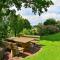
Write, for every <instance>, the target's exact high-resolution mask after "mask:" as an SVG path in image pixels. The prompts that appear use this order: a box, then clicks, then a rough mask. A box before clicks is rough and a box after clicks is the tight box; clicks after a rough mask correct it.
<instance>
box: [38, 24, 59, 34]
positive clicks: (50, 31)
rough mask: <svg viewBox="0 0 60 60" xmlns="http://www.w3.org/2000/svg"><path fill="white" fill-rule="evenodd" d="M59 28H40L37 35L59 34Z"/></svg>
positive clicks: (48, 26) (51, 26) (50, 26)
mask: <svg viewBox="0 0 60 60" xmlns="http://www.w3.org/2000/svg"><path fill="white" fill-rule="evenodd" d="M59 31H60V30H59V28H58V27H57V26H53V25H47V26H45V25H44V26H42V27H41V28H40V31H39V34H40V35H49V34H54V33H57V32H59Z"/></svg>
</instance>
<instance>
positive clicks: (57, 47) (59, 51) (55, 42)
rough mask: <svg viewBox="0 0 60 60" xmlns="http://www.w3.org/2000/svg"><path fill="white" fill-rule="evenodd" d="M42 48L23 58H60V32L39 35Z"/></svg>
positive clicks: (46, 59)
mask: <svg viewBox="0 0 60 60" xmlns="http://www.w3.org/2000/svg"><path fill="white" fill-rule="evenodd" d="M38 43H39V44H42V45H44V46H42V50H41V51H38V52H37V53H35V54H34V55H32V56H28V57H26V58H25V59H24V60H60V33H58V34H54V35H49V36H44V37H41V40H40V41H39V42H38Z"/></svg>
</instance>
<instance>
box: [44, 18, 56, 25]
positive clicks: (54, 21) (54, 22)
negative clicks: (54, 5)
mask: <svg viewBox="0 0 60 60" xmlns="http://www.w3.org/2000/svg"><path fill="white" fill-rule="evenodd" d="M55 24H56V20H55V19H52V18H50V19H47V20H46V21H45V22H44V25H55Z"/></svg>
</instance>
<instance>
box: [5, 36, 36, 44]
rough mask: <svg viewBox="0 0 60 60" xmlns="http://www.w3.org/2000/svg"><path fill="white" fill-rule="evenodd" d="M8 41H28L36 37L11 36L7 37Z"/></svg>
mask: <svg viewBox="0 0 60 60" xmlns="http://www.w3.org/2000/svg"><path fill="white" fill-rule="evenodd" d="M6 40H8V41H14V42H19V43H28V42H30V41H33V40H36V38H30V37H11V38H7V39H6Z"/></svg>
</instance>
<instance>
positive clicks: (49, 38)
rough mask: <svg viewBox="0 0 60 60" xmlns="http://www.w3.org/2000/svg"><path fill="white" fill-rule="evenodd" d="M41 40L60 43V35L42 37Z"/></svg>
mask: <svg viewBox="0 0 60 60" xmlns="http://www.w3.org/2000/svg"><path fill="white" fill-rule="evenodd" d="M40 39H41V40H47V41H60V34H54V35H48V36H41V37H40Z"/></svg>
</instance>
